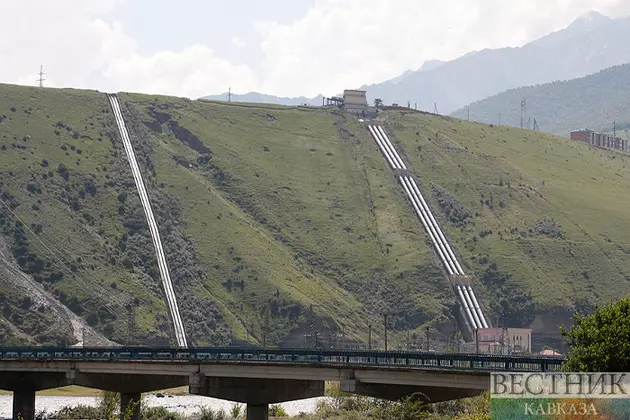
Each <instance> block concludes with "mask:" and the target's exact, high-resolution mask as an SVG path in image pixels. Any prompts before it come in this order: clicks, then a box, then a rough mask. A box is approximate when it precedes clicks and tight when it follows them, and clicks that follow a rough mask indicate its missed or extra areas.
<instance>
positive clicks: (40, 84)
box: [37, 65, 46, 88]
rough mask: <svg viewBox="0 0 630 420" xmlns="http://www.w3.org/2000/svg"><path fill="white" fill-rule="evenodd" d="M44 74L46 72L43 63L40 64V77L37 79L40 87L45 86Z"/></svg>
mask: <svg viewBox="0 0 630 420" xmlns="http://www.w3.org/2000/svg"><path fill="white" fill-rule="evenodd" d="M44 74H45V73H44V66H43V65H41V66H39V79H37V81H38V82H39V87H40V88H41V87H44V80H46V79H44Z"/></svg>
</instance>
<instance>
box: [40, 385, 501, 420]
mask: <svg viewBox="0 0 630 420" xmlns="http://www.w3.org/2000/svg"><path fill="white" fill-rule="evenodd" d="M336 385H337V386H336V387H333V388H332V389H331V390H330V392H329V394H330V395H329V396H328V398H325V399H321V400H320V401H318V403H317V408H316V410H315V412H314V413H311V414H306V413H300V414H299V415H297V416H291V417H290V416H288V415H287V413H286V412H285V410H284V409H283V408H282V406H280V405H279V404H275V405H270V406H269V417H270V418H275V419H287V420H290V419H303V420H320V419H329V420H359V419H361V420H363V419H373V420H420V419H427V420H452V419H455V420H489V419H490V415H489V413H490V398H489V395H488V394H487V393H486V394H483V395H481V396H479V397H474V398H466V399H462V400H457V401H448V402H443V403H437V404H430V405H426V404H422V403H420V402H419V401H418V400H415V399H412V398H403V399H402V400H400V401H398V402H391V401H384V400H377V399H374V398H368V397H362V396H358V395H352V394H344V393H340V392H339V386H338V384H336ZM119 405H120V396H119V395H118V394H115V393H111V392H105V393H102V394H101V396H100V399H99V401H98V404H97V405H96V406H95V407H92V406H86V405H79V406H75V407H65V408H62V409H61V410H59V411H58V412H57V413H46V412H43V413H39V414H38V415H37V418H39V419H42V420H46V419H60V420H77V419H97V418H98V419H113V418H117V417H118V412H119ZM140 405H141V407H142V409H141V410H142V411H141V418H142V419H143V420H242V419H245V418H247V417H246V416H247V410H246V408H245V405H243V404H233V405H232V408H231V409H230V410H228V412H226V411H225V410H213V409H210V408H207V407H202V408H201V409H200V410H199V411H198V412H196V413H194V414H192V415H188V416H185V415H182V414H180V413H177V412H173V411H170V410H168V409H166V408H164V407H148V406H147V405H146V403H144V402H141V403H140ZM131 412H132V409H128V410H127V411H126V415H125V416H124V418H130V414H131Z"/></svg>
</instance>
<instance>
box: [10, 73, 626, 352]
mask: <svg viewBox="0 0 630 420" xmlns="http://www.w3.org/2000/svg"><path fill="white" fill-rule="evenodd" d="M119 98H120V100H121V104H122V108H123V113H124V115H125V118H126V122H127V126H128V128H129V130H130V133H131V137H132V142H133V144H134V148H135V152H136V155H137V157H138V160H139V162H140V165H141V167H142V169H143V173H144V176H145V181H146V183H147V185H148V191H149V195H150V198H151V201H152V205H153V209H154V212H155V214H156V219H157V222H158V225H159V228H160V233H161V236H162V241H163V243H164V247H165V252H166V256H167V260H168V264H169V267H170V269H171V277H172V279H173V282H174V287H175V291H176V294H177V297H178V300H179V306H180V310H181V313H182V318H183V321H184V325H185V327H186V330H187V333H188V335H189V336H190V339H191V341H192V342H193V343H194V344H196V345H226V344H230V343H239V342H243V341H249V342H251V343H254V344H260V343H262V342H263V340H265V341H266V342H267V344H273V345H293V346H302V345H304V342H305V338H304V335H305V334H310V333H311V332H312V331H317V332H318V335H319V337H318V339H319V342H320V343H324V344H326V343H328V342H329V341H331V342H332V341H333V338H332V337H333V336H334V335H335V334H341V335H343V336H344V337H345V340H353V341H355V342H357V341H360V342H363V343H365V342H366V341H367V332H368V324H372V325H373V339H374V340H375V341H377V342H378V341H380V336H381V334H382V330H383V322H382V319H383V318H382V314H383V312H385V311H387V312H388V313H389V314H390V318H389V319H390V329H391V330H390V331H391V333H392V336H391V338H390V343H394V346H396V345H398V343H404V342H405V340H406V337H407V333H408V332H409V333H410V337H411V339H415V337H416V333H417V334H418V335H419V333H420V332H424V327H425V326H432V327H436V328H434V329H433V331H434V332H433V334H435V336H434V338H433V339H434V341H435V340H437V339H439V338H445V337H450V336H452V335H453V333H454V327H453V324H454V321H453V319H454V317H453V313H454V310H456V301H455V297H454V295H453V293H452V291H451V290H450V288H449V286H448V282H447V281H446V279H445V278H444V274H443V271H442V267H441V265H440V264H439V261H438V260H437V258H436V256H435V254H434V252H433V251H432V249H431V248H430V247H429V246H428V242H427V238H426V235H425V233H424V231H423V230H422V226H421V224H420V223H419V221H418V220H417V219H416V217H415V215H414V213H413V210H412V207H411V206H410V205H409V204H408V203H407V202H406V201H405V198H404V195H403V192H402V190H401V188H400V187H399V186H398V185H397V184H396V180H395V177H394V175H393V173H392V172H391V171H390V170H389V168H388V167H387V164H386V161H385V160H384V159H383V158H382V156H381V155H380V153H379V152H378V150H377V147H376V145H375V144H374V141H373V140H372V139H371V138H370V136H369V134H368V132H367V130H366V129H365V127H363V126H362V125H360V124H359V123H358V122H357V121H356V120H354V119H352V118H346V117H345V116H344V115H342V114H340V113H338V112H337V111H334V110H332V109H317V108H310V109H309V108H298V107H294V108H291V107H279V106H268V105H248V104H236V103H231V104H229V103H214V102H203V101H190V100H186V99H179V98H172V97H164V96H147V95H135V94H120V95H119ZM0 104H1V105H0V120H1V122H0V141H1V142H2V147H1V150H0V188H1V189H2V190H1V194H2V195H1V200H0V232H1V235H0V239H2V242H0V245H2V244H3V243H4V244H5V247H4V249H5V251H4V252H0V254H2V255H3V259H2V263H3V264H4V266H5V267H7V268H6V270H4V271H2V270H0V281H3V279H4V283H2V284H7V285H8V286H7V287H6V288H4V287H3V289H2V294H0V304H1V305H2V309H3V310H2V312H1V313H0V342H2V343H21V342H45V343H69V344H71V343H73V342H75V341H76V339H77V334H76V330H77V327H76V322H74V323H73V322H70V320H69V319H66V318H64V316H63V314H62V312H63V311H62V309H63V307H62V308H61V309H59V308H58V309H57V310H56V311H49V310H47V309H46V306H45V305H43V309H41V308H42V305H41V304H39V303H38V302H37V301H35V299H33V298H32V297H30V296H32V293H31V292H30V289H29V286H28V285H29V283H28V282H27V281H26V280H25V279H24V276H23V274H26V275H27V277H30V278H31V279H32V281H34V282H35V284H38V285H40V287H41V288H42V289H44V291H45V292H46V293H48V294H49V295H50V296H51V297H52V298H53V299H55V298H56V299H58V301H59V302H61V303H62V304H63V305H65V307H66V308H69V309H70V310H71V311H72V312H74V313H75V314H77V315H79V316H80V317H81V319H82V320H83V322H84V323H85V324H86V325H87V326H88V327H90V328H93V330H94V331H95V334H97V333H98V334H100V335H101V336H104V337H107V338H109V339H112V340H115V341H117V342H121V343H124V342H128V341H134V342H142V343H165V342H167V341H168V340H169V338H170V337H171V336H172V332H171V328H170V321H169V318H168V311H167V309H166V306H165V303H164V299H163V293H162V289H161V283H160V279H159V273H158V270H157V265H156V262H155V258H154V249H153V246H152V243H151V238H150V236H149V231H148V228H147V225H146V222H145V219H144V214H143V210H142V207H141V205H140V202H139V199H138V196H137V193H136V190H135V185H134V183H133V178H132V175H131V171H130V170H129V166H128V163H127V161H126V157H125V153H124V150H123V147H122V143H121V141H120V139H119V134H118V131H117V128H116V126H115V122H114V119H113V116H112V114H111V112H110V109H109V105H108V103H107V100H106V98H105V96H104V95H103V94H99V93H96V92H88V91H76V90H54V89H35V88H26V87H16V86H8V85H0ZM382 118H383V119H384V124H385V127H387V128H388V129H389V130H390V132H391V133H392V134H393V137H394V138H395V139H396V141H397V142H399V145H400V147H401V150H402V151H404V153H405V154H406V156H407V157H408V159H409V161H410V163H411V167H412V169H413V170H414V172H415V173H416V174H417V175H419V181H420V183H421V185H422V186H423V188H424V191H425V194H426V195H427V198H428V199H429V200H430V202H431V204H432V206H433V208H434V209H435V213H436V216H437V217H438V218H440V219H442V221H443V223H444V227H445V230H446V231H447V232H448V234H449V236H450V237H451V238H452V239H453V241H454V243H455V245H456V249H457V251H458V252H459V253H460V254H461V255H462V257H463V261H464V262H465V264H466V266H467V267H468V269H467V271H469V272H472V273H474V274H475V280H474V281H475V283H476V284H477V288H478V289H479V291H478V292H477V293H478V294H479V295H480V296H481V297H482V298H483V302H484V305H485V306H486V308H487V309H486V310H487V311H488V313H489V314H490V316H491V318H492V320H493V322H496V320H497V319H498V320H499V321H500V322H501V323H502V324H504V323H508V324H510V325H511V326H514V325H519V326H520V325H527V324H530V323H531V322H532V321H534V324H535V325H536V326H537V328H539V329H543V327H545V328H546V329H547V330H548V331H551V332H556V333H557V330H556V329H555V327H556V326H557V322H556V320H558V319H561V320H564V319H567V318H568V315H569V314H570V313H571V311H572V310H573V308H575V307H577V308H580V309H588V308H589V307H590V306H591V305H592V304H594V303H595V302H600V301H607V300H609V299H612V298H613V297H616V296H619V295H620V294H626V293H627V289H628V288H629V286H630V282H628V280H627V276H628V274H630V266H629V265H628V262H629V261H628V257H627V255H628V254H627V253H626V252H630V247H628V246H627V245H626V243H625V237H626V236H627V235H626V233H625V231H624V229H625V228H624V224H623V219H624V218H626V217H627V216H628V212H629V210H628V205H627V204H628V197H629V195H628V193H627V188H628V185H629V184H628V182H627V180H626V179H625V178H626V177H627V176H628V170H627V168H626V165H627V164H628V158H627V155H625V154H622V153H619V152H612V151H602V150H595V149H589V148H588V146H584V145H581V144H575V143H571V142H569V141H568V140H562V139H559V138H556V137H553V136H548V135H542V134H540V133H532V132H529V131H522V130H516V129H510V128H507V127H490V126H487V125H482V124H473V123H465V122H461V121H457V120H453V119H450V118H444V117H436V116H429V115H424V114H416V113H414V114H402V113H400V112H387V113H384V114H383V117H382ZM433 185H434V188H433V189H432V186H433ZM432 191H433V192H432ZM2 250H3V248H2V247H1V246H0V251H2ZM11 273H13V274H11ZM11 285H14V286H13V287H11ZM31 286H32V283H31ZM132 310H133V313H134V314H135V317H134V318H135V323H136V329H135V331H130V329H129V319H130V316H129V313H130V312H131V311H132ZM537 314H538V315H540V316H538V317H536V315H537ZM53 324H54V325H59V327H58V328H57V329H50V328H48V327H49V326H50V325H53ZM47 328H48V329H47ZM552 330H553V331H552ZM42 331H52V332H51V333H50V334H48V335H42Z"/></svg>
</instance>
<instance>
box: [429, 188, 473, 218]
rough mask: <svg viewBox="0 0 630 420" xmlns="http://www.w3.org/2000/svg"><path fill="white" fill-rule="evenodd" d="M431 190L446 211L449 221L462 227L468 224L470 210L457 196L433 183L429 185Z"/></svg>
mask: <svg viewBox="0 0 630 420" xmlns="http://www.w3.org/2000/svg"><path fill="white" fill-rule="evenodd" d="M431 190H432V191H433V195H435V198H437V201H438V205H439V206H440V208H442V210H443V211H444V213H446V216H447V217H448V219H449V221H450V222H451V223H453V224H454V225H455V226H457V227H463V226H465V225H466V224H468V219H470V218H471V216H470V212H469V211H468V209H467V208H466V207H464V205H463V204H462V203H461V202H460V201H459V200H458V199H457V198H455V197H454V196H453V195H452V194H451V193H450V192H448V191H447V190H445V189H444V188H440V187H438V186H437V185H434V184H433V185H431Z"/></svg>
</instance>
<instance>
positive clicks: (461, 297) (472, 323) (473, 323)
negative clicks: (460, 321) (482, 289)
mask: <svg viewBox="0 0 630 420" xmlns="http://www.w3.org/2000/svg"><path fill="white" fill-rule="evenodd" d="M457 294H458V295H459V300H460V301H461V302H462V305H463V306H464V310H465V311H466V315H468V320H469V321H470V323H471V325H472V327H473V330H476V329H477V325H476V324H475V319H474V318H473V316H472V313H471V312H470V308H469V307H468V303H466V299H465V298H464V295H463V294H462V289H461V287H460V286H459V284H458V285H457Z"/></svg>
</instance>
